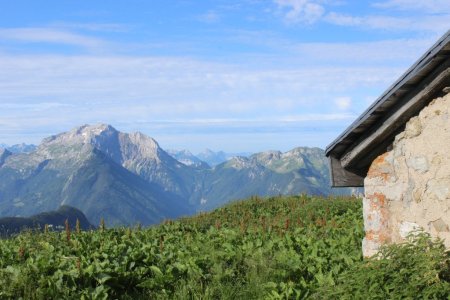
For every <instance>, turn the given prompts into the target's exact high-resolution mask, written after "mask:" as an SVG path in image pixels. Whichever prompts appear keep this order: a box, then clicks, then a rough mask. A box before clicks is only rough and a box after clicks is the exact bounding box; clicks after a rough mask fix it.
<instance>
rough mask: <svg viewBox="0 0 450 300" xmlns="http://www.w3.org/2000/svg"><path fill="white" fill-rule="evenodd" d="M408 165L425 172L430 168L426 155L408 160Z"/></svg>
mask: <svg viewBox="0 0 450 300" xmlns="http://www.w3.org/2000/svg"><path fill="white" fill-rule="evenodd" d="M406 164H407V165H408V167H411V168H413V169H414V170H416V171H417V172H420V173H422V174H423V173H425V172H427V171H428V169H429V164H428V159H427V158H426V157H425V156H416V157H413V158H410V159H408V160H407V161H406Z"/></svg>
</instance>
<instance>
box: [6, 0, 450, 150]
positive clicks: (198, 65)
mask: <svg viewBox="0 0 450 300" xmlns="http://www.w3.org/2000/svg"><path fill="white" fill-rule="evenodd" d="M449 24H450V1H448V0H429V1H417V0H377V1H356V0H355V1H344V0H343V1H339V0H337V1H328V0H261V1H258V0H241V1H233V0H226V1H225V0H214V1H206V0H205V1H202V0H170V1H168V0H152V1H148V0H127V1H122V0H115V1H111V0H101V1H99V0H95V1H94V0H89V1H88V0H77V1H65V0H46V1H35V0H26V1H25V0H14V1H1V2H0V144H1V143H6V144H15V143H20V142H26V143H36V144H37V143H39V142H40V140H41V139H42V138H44V137H46V136H49V135H52V134H56V133H59V132H62V131H67V130H69V129H71V128H73V127H76V126H79V125H82V124H95V123H109V124H111V125H113V126H114V127H116V128H117V129H119V130H121V131H126V132H131V131H141V132H143V133H145V134H148V135H150V136H152V137H153V138H155V139H156V140H157V141H159V143H160V145H161V146H162V147H164V148H175V149H189V150H191V151H192V152H198V151H201V150H202V149H204V148H211V149H213V150H225V151H230V152H231V151H233V152H237V151H250V152H256V151H263V150H268V149H277V150H283V151H287V150H290V149H291V148H294V147H297V146H319V147H322V148H324V147H326V145H328V144H329V143H330V142H331V141H332V140H333V139H334V138H336V136H338V135H339V134H340V132H341V131H343V130H344V129H345V128H346V127H347V126H348V125H350V124H351V123H352V122H353V120H354V119H355V118H356V117H357V116H358V115H359V114H360V113H362V112H363V111H364V110H365V109H366V108H367V107H368V106H369V105H370V103H372V102H373V101H374V100H375V99H376V98H377V97H378V96H379V95H380V94H381V93H382V92H383V91H384V90H386V89H387V88H388V87H389V86H390V85H391V84H392V83H393V82H394V81H395V80H396V79H397V78H398V77H399V76H400V75H401V74H402V73H403V72H404V71H406V69H407V68H408V67H409V66H410V65H411V64H413V63H414V62H415V60H417V59H418V58H419V56H421V55H422V54H423V53H424V52H425V51H426V50H427V49H428V48H429V47H430V46H431V45H432V44H433V43H434V42H435V41H436V40H437V39H438V38H439V37H440V36H441V35H442V34H444V33H445V32H446V31H447V30H448V29H450V26H449Z"/></svg>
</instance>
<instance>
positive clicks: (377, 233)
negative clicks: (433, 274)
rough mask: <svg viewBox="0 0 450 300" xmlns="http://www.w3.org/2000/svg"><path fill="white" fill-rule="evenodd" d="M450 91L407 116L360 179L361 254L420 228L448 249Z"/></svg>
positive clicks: (449, 242) (373, 250)
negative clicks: (387, 147)
mask: <svg viewBox="0 0 450 300" xmlns="http://www.w3.org/2000/svg"><path fill="white" fill-rule="evenodd" d="M449 115H450V94H447V95H446V96H444V97H442V98H437V99H435V100H433V101H432V102H431V103H430V104H429V105H428V106H427V107H425V108H424V109H423V110H422V111H421V112H420V114H419V115H418V116H416V117H413V118H411V119H410V120H409V121H408V122H407V124H406V127H405V131H403V132H402V133H400V134H398V135H397V136H396V138H395V141H394V143H393V147H392V150H391V151H388V152H386V153H384V154H382V155H380V156H379V157H378V158H376V159H375V160H374V161H373V162H372V165H371V167H370V168H369V172H368V174H367V177H366V178H365V180H364V188H365V197H364V200H363V211H364V228H365V232H366V234H365V238H364V240H363V253H364V256H371V255H373V254H375V253H376V252H377V251H378V249H379V247H380V246H381V245H383V244H386V243H397V242H401V241H404V240H405V238H406V236H407V235H408V234H409V233H410V232H411V231H414V230H417V229H419V228H420V229H423V230H424V231H426V232H428V233H430V234H431V235H432V236H433V237H439V238H442V239H444V242H445V245H446V247H447V248H450V230H449V226H450V116H449Z"/></svg>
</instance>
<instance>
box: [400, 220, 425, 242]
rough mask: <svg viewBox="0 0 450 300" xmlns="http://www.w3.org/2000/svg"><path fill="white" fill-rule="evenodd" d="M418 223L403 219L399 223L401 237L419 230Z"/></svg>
mask: <svg viewBox="0 0 450 300" xmlns="http://www.w3.org/2000/svg"><path fill="white" fill-rule="evenodd" d="M420 229H421V227H420V226H419V224H417V223H414V222H408V221H403V222H402V223H400V228H399V234H400V236H401V237H402V238H406V237H407V236H408V235H409V234H410V233H411V232H414V231H417V230H420Z"/></svg>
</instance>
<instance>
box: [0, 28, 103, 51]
mask: <svg viewBox="0 0 450 300" xmlns="http://www.w3.org/2000/svg"><path fill="white" fill-rule="evenodd" d="M0 39H5V40H15V41H20V42H25V43H52V44H65V45H72V46H78V47H83V48H86V49H89V50H98V49H100V48H104V47H105V46H106V44H107V43H106V42H105V41H103V40H101V39H98V38H93V37H88V36H85V35H81V34H77V33H72V32H69V31H63V30H58V29H52V28H45V27H35V28H32V27H26V28H6V29H5V28H3V29H0Z"/></svg>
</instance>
